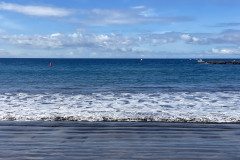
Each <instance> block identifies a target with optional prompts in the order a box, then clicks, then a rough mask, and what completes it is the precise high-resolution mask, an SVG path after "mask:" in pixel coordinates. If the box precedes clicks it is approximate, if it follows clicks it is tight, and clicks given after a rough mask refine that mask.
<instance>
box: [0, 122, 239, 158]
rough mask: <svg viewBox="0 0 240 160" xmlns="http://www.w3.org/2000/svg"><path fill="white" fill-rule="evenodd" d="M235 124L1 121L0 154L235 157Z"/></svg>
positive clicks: (21, 155)
mask: <svg viewBox="0 0 240 160" xmlns="http://www.w3.org/2000/svg"><path fill="white" fill-rule="evenodd" d="M239 144H240V126H239V124H203V123H201V124H200V123H159V122H157V123H156V122H62V121H61V122H43V121H40V122H36V121H30V122H16V121H1V122H0V158H2V159H239V158H240V145H239Z"/></svg>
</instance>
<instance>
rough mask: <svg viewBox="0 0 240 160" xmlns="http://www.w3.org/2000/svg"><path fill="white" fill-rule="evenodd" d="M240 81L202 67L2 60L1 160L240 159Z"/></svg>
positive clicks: (224, 69) (239, 73)
mask: <svg viewBox="0 0 240 160" xmlns="http://www.w3.org/2000/svg"><path fill="white" fill-rule="evenodd" d="M229 61H232V60H229ZM50 64H52V66H50ZM239 80H240V65H210V64H202V63H198V62H197V61H196V60H194V59H143V61H141V60H140V59H0V159H6V160H15V159H19V160H21V159H22V160H25V159H52V160H54V159H99V160H101V159H102V160H106V159H109V160H112V159H121V160H122V159H137V160H140V159H142V160H143V159H151V160H152V159H156V160H159V159H174V160H176V159H208V160H209V159H214V160H219V159H222V160H225V159H240V154H239V153H240V141H239V140H240V126H239V123H240V111H239V109H240V105H239V102H240V81H239Z"/></svg>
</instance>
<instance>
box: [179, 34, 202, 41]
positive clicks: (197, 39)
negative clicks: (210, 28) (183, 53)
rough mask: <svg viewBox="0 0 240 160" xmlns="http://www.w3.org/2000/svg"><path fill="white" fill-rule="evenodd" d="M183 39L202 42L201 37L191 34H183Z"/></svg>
mask: <svg viewBox="0 0 240 160" xmlns="http://www.w3.org/2000/svg"><path fill="white" fill-rule="evenodd" d="M180 37H181V39H182V40H184V41H186V42H188V43H196V42H200V39H199V38H197V37H193V36H190V35H189V34H182V35H181V36H180Z"/></svg>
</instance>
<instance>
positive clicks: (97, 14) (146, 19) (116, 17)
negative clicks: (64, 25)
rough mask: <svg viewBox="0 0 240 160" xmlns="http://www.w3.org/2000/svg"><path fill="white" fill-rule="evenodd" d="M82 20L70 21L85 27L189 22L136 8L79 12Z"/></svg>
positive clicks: (184, 19) (139, 7)
mask: <svg viewBox="0 0 240 160" xmlns="http://www.w3.org/2000/svg"><path fill="white" fill-rule="evenodd" d="M79 14H81V15H82V16H83V18H82V19H76V18H73V19H70V21H71V22H75V23H80V24H82V25H85V26H110V25H136V24H145V23H164V22H181V21H189V20H190V19H189V18H182V17H160V16H159V15H158V14H157V13H155V11H154V9H149V8H145V7H144V6H138V7H135V8H130V9H91V10H80V11H79Z"/></svg>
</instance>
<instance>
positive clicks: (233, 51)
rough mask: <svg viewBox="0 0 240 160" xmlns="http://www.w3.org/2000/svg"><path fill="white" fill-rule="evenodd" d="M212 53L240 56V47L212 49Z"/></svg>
mask: <svg viewBox="0 0 240 160" xmlns="http://www.w3.org/2000/svg"><path fill="white" fill-rule="evenodd" d="M212 53H217V54H240V47H238V48H221V49H216V48H212Z"/></svg>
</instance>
